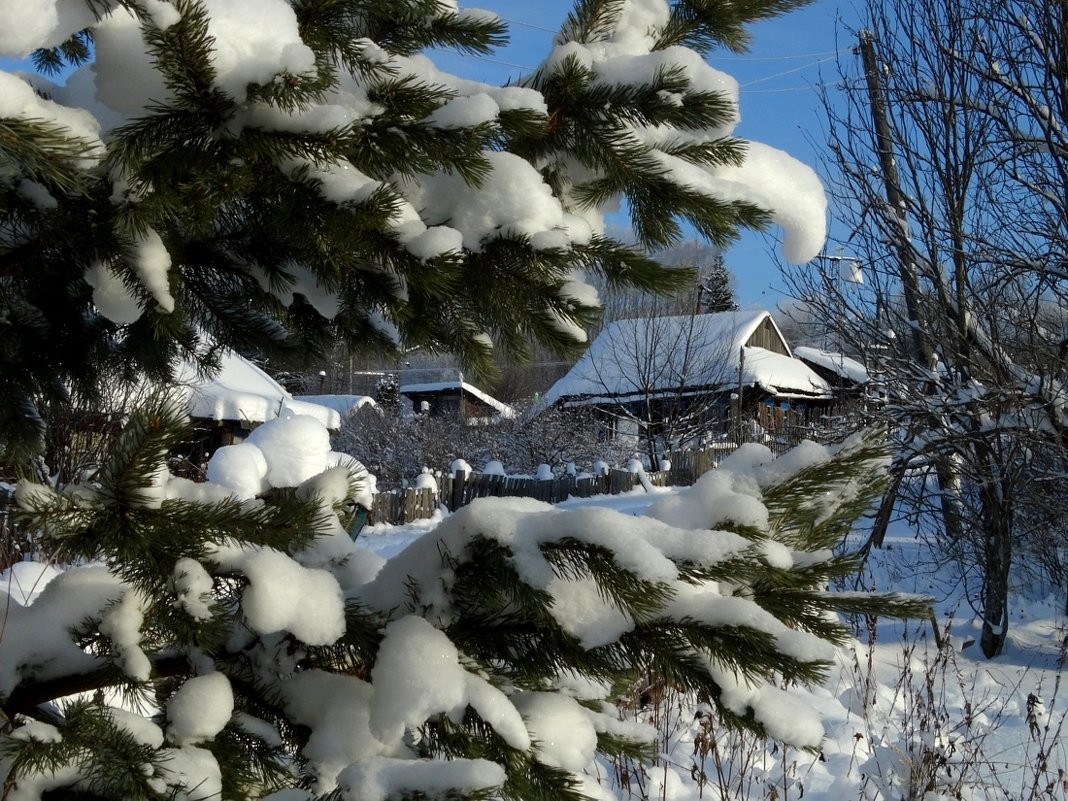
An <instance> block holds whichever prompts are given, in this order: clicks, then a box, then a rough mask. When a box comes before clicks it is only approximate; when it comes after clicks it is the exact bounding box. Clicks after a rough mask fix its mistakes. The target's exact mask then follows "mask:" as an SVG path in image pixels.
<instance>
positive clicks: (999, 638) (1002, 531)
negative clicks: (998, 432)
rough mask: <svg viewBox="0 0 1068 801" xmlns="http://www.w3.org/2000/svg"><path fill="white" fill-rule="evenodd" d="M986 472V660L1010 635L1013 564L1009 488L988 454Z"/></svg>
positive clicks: (982, 638) (982, 640)
mask: <svg viewBox="0 0 1068 801" xmlns="http://www.w3.org/2000/svg"><path fill="white" fill-rule="evenodd" d="M984 462H985V463H986V465H987V467H988V468H989V472H988V474H987V480H986V481H985V482H984V483H983V486H982V490H981V496H982V512H983V516H982V526H983V531H982V532H981V533H982V537H983V543H982V545H983V559H984V561H985V563H986V565H985V567H986V570H985V571H984V575H983V596H982V600H983V608H982V615H983V630H982V634H981V636H980V639H979V644H980V646H981V647H982V649H983V654H984V656H986V657H987V659H990V658H992V657H995V656H998V655H999V654H1001V652H1002V650H1003V649H1004V647H1005V640H1006V639H1007V638H1008V634H1009V565H1010V564H1011V563H1012V505H1011V502H1010V499H1009V498H1008V497H1007V496H1006V493H1007V492H1011V489H1010V488H1009V487H1007V486H1006V484H1005V483H1004V482H1003V481H1002V480H1001V471H1000V470H999V469H998V465H997V464H996V461H995V460H994V459H993V458H991V456H990V455H987V457H986V458H985V459H984Z"/></svg>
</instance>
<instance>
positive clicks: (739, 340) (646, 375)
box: [539, 309, 835, 438]
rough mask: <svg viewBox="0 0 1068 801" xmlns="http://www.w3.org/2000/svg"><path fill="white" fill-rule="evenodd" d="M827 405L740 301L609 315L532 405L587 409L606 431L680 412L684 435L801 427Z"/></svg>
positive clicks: (807, 374)
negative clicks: (666, 312) (670, 313)
mask: <svg viewBox="0 0 1068 801" xmlns="http://www.w3.org/2000/svg"><path fill="white" fill-rule="evenodd" d="M834 403H835V393H834V390H833V388H832V386H831V384H830V383H829V382H828V381H826V380H825V379H824V378H822V377H821V376H819V375H818V374H817V373H816V372H815V371H813V370H812V369H811V368H810V367H809V366H807V365H806V364H804V363H803V362H801V361H800V360H798V359H796V358H794V355H793V353H792V352H791V349H790V346H789V345H788V344H787V342H786V339H785V338H784V337H783V335H782V332H781V331H780V330H779V327H778V326H777V325H776V324H775V321H774V320H773V319H772V317H771V314H770V313H769V312H767V311H765V310H762V309H743V310H738V311H731V312H718V313H714V314H697V315H687V316H677V317H652V318H642V319H634V320H618V321H615V322H613V323H610V324H609V325H607V326H606V327H605V328H604V330H603V331H601V333H600V334H599V335H598V336H597V338H596V339H595V340H594V341H593V343H592V344H591V345H590V347H589V348H588V349H587V351H586V353H585V354H584V355H583V356H582V358H581V359H579V361H578V362H577V363H576V364H575V366H574V367H572V368H571V370H570V371H569V372H568V373H567V375H565V376H564V377H563V378H562V379H560V380H559V381H557V382H556V383H555V384H554V385H553V386H552V387H551V388H550V389H549V390H548V391H547V392H546V393H545V394H544V396H543V397H542V399H541V401H540V404H539V408H547V407H550V406H556V407H559V408H562V409H575V408H586V409H589V408H591V407H592V408H593V409H594V410H595V413H596V414H597V415H598V416H599V417H600V418H601V419H602V420H603V422H604V425H605V427H606V430H607V431H608V433H609V435H619V434H626V433H629V434H630V435H632V436H638V431H637V429H636V428H635V427H634V426H631V427H630V429H629V431H628V422H633V423H634V424H635V425H638V424H640V425H641V426H646V427H654V428H655V427H657V426H658V425H659V424H660V423H663V422H665V421H667V420H669V418H670V419H681V418H683V417H686V418H687V426H686V428H687V431H688V432H689V433H688V434H687V436H690V437H692V436H693V434H694V432H695V431H700V433H701V435H702V437H707V438H714V437H716V436H719V435H727V434H730V433H731V432H732V431H734V432H737V431H738V430H739V426H740V425H741V424H742V422H743V421H745V422H746V424H747V425H748V426H749V430H757V431H763V432H766V433H775V432H776V431H777V430H781V429H784V428H786V427H794V428H797V427H803V426H805V425H807V424H808V423H809V422H810V421H811V420H812V419H813V417H814V416H816V415H818V414H819V413H820V410H821V409H824V408H827V407H829V406H832V405H833V404H834ZM753 423H756V424H757V426H753V425H752V424H753ZM660 427H663V426H660Z"/></svg>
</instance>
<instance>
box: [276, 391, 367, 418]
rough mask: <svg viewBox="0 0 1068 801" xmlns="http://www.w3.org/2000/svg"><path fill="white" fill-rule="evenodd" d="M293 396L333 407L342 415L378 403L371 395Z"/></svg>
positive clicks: (329, 407)
mask: <svg viewBox="0 0 1068 801" xmlns="http://www.w3.org/2000/svg"><path fill="white" fill-rule="evenodd" d="M293 398H294V399H295V400H298V401H301V402H303V403H314V404H316V405H317V406H325V407H326V408H328V409H333V410H334V411H335V412H337V413H338V414H340V415H341V416H342V417H344V416H345V415H346V414H348V413H349V412H351V411H353V410H355V409H362V408H363V407H364V406H377V405H378V404H377V403H375V399H374V398H372V397H371V396H370V395H294V396H293Z"/></svg>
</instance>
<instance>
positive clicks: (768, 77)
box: [741, 56, 831, 89]
mask: <svg viewBox="0 0 1068 801" xmlns="http://www.w3.org/2000/svg"><path fill="white" fill-rule="evenodd" d="M830 60H831V56H828V57H827V58H820V59H816V60H815V61H810V62H809V63H808V64H802V65H801V66H800V67H794V68H792V69H788V70H783V71H782V72H776V73H775V74H774V75H766V76H764V77H763V78H757V79H756V80H752V81H746V82H745V83H743V84H741V88H743V89H744V88H745V87H746V86H752V85H753V84H755V83H764V81H770V80H773V79H775V78H781V77H782V76H783V75H790V74H791V73H794V72H801V70H807V69H808V68H809V67H815V66H818V65H820V64H822V63H823V62H825V61H830Z"/></svg>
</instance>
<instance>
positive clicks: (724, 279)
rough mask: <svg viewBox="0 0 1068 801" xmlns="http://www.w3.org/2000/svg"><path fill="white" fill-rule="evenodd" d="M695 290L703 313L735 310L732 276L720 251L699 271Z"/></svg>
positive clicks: (736, 303) (736, 304) (736, 307)
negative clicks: (699, 274)
mask: <svg viewBox="0 0 1068 801" xmlns="http://www.w3.org/2000/svg"><path fill="white" fill-rule="evenodd" d="M697 292H698V301H699V305H700V311H701V312H703V313H712V312H724V311H737V309H738V301H737V300H736V299H735V296H734V287H733V276H732V275H731V272H730V270H728V269H727V265H726V262H725V261H724V259H723V253H722V252H719V253H717V254H716V257H715V259H714V260H713V261H712V262H711V263H710V264H709V265H708V266H707V267H706V268H704V269H703V270H702V271H701V276H700V277H699V278H698V289H697Z"/></svg>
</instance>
